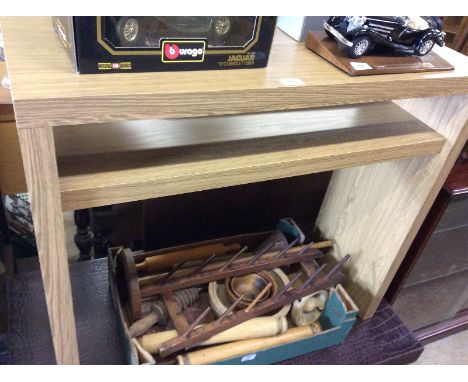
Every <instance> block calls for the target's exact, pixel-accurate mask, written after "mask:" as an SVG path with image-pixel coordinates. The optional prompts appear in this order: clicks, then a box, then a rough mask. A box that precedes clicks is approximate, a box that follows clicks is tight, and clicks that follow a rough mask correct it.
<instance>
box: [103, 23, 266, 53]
mask: <svg viewBox="0 0 468 382" xmlns="http://www.w3.org/2000/svg"><path fill="white" fill-rule="evenodd" d="M257 22H258V17H257V16H106V17H103V24H104V25H103V31H104V32H103V33H104V34H105V36H103V37H104V38H105V40H106V41H107V42H108V43H110V44H112V45H113V46H114V47H115V48H117V49H118V48H132V49H148V48H154V49H157V48H160V47H161V42H162V41H163V40H165V39H177V38H180V39H203V40H206V41H207V46H208V48H216V47H220V48H227V47H234V48H242V47H244V46H246V45H247V44H248V43H249V42H250V41H252V39H253V38H254V32H255V27H256V23H257Z"/></svg>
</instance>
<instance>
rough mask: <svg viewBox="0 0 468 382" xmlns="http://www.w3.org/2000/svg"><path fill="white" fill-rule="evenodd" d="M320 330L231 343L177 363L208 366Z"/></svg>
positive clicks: (298, 329)
mask: <svg viewBox="0 0 468 382" xmlns="http://www.w3.org/2000/svg"><path fill="white" fill-rule="evenodd" d="M320 330H321V329H320V326H319V325H312V326H298V327H295V328H291V329H289V330H288V331H287V332H286V333H284V334H281V335H279V336H278V335H277V336H274V337H267V338H261V339H251V340H243V341H236V342H230V343H227V344H223V345H219V346H212V347H209V348H206V349H201V350H196V351H193V352H190V353H187V354H183V355H179V356H177V362H178V363H179V365H208V364H211V363H216V362H220V361H224V360H227V359H231V358H235V357H241V356H243V355H246V354H252V353H256V352H259V351H263V350H266V349H270V348H272V347H274V346H280V345H284V344H288V343H290V342H295V341H299V340H302V339H304V338H307V337H311V336H313V335H314V334H316V333H319V332H320Z"/></svg>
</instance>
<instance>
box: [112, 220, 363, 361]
mask: <svg viewBox="0 0 468 382" xmlns="http://www.w3.org/2000/svg"><path fill="white" fill-rule="evenodd" d="M288 227H289V228H288ZM290 227H291V225H289V224H285V222H282V223H281V222H280V224H279V225H278V228H279V229H280V230H281V231H282V232H286V234H288V233H289V234H291V235H292V236H295V235H297V236H298V237H300V238H301V241H302V240H303V233H302V232H301V231H300V230H298V231H296V230H294V231H291V230H290ZM292 227H294V226H292ZM284 228H286V229H284ZM288 230H289V232H288ZM269 233H270V232H263V233H256V234H249V235H240V236H237V237H236V236H233V237H230V238H223V239H218V240H210V241H206V242H202V243H194V244H189V245H184V246H179V247H174V248H173V249H172V250H180V249H184V248H189V247H192V246H198V245H207V244H212V243H216V242H223V243H225V244H230V243H234V242H238V243H241V244H242V245H246V244H247V243H249V244H250V243H260V242H261V241H262V240H263V239H264V238H265V237H267V236H268V235H269ZM120 249H121V248H111V249H110V252H109V270H110V272H109V275H110V287H111V294H112V299H113V303H114V307H115V309H116V314H117V318H118V322H119V328H120V335H121V337H122V342H123V343H124V344H125V353H126V356H127V362H128V363H129V364H133V365H137V364H154V363H156V361H155V360H154V359H151V358H149V357H147V358H146V359H145V357H144V354H143V352H141V351H140V349H138V346H136V345H137V344H136V343H135V341H132V340H131V339H130V337H129V333H128V320H127V312H126V311H125V308H124V306H123V302H122V301H121V296H120V295H119V289H118V285H117V279H118V275H117V272H116V271H117V261H116V254H117V253H118V251H119V250H120ZM165 251H166V250H161V252H165ZM152 254H153V255H154V254H155V252H152ZM144 257H145V254H144V253H136V254H135V260H136V261H137V262H139V261H142V260H143V259H144ZM316 267H317V268H318V265H316ZM357 314H358V309H357V307H356V305H355V303H354V302H353V301H352V299H351V297H350V296H349V295H348V294H347V292H346V290H345V289H344V288H343V287H342V286H341V285H339V284H338V285H337V286H336V287H335V288H330V289H329V297H328V300H327V302H326V304H325V308H324V310H323V312H322V314H321V316H320V318H319V324H320V328H321V330H320V331H319V332H318V333H315V334H314V335H312V336H310V337H306V338H303V339H301V340H298V341H294V342H288V343H285V344H283V345H281V346H275V347H271V348H269V349H267V350H262V351H258V352H256V353H254V354H242V355H241V356H239V357H233V358H229V359H225V360H223V361H220V362H217V364H223V365H228V364H229V365H231V364H273V363H276V362H280V361H283V360H285V359H289V358H293V357H296V356H298V355H302V354H306V353H310V352H312V351H316V350H319V349H323V348H325V347H329V346H333V345H337V344H339V343H341V342H343V341H344V340H345V339H346V337H347V335H348V333H349V331H350V330H351V328H352V326H353V325H354V323H355V321H356V317H357ZM290 327H292V324H291V326H290ZM215 346H216V345H215ZM193 350H196V349H193Z"/></svg>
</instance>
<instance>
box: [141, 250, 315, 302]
mask: <svg viewBox="0 0 468 382" xmlns="http://www.w3.org/2000/svg"><path fill="white" fill-rule="evenodd" d="M268 249H269V248H266V249H265V250H264V251H263V252H260V253H257V254H255V255H254V256H250V257H246V258H243V259H240V260H238V261H237V262H233V263H232V264H230V265H229V267H227V268H226V266H225V264H223V263H221V266H215V265H214V264H213V267H212V268H208V269H206V267H207V265H208V264H209V263H210V262H211V261H213V260H214V256H212V257H209V258H208V259H206V260H205V261H204V262H203V264H201V265H200V266H199V267H195V268H191V269H189V270H185V269H183V270H180V271H177V272H175V273H173V274H172V275H171V277H170V278H169V277H164V278H163V279H162V281H161V280H156V281H157V282H155V283H153V284H151V285H145V286H144V287H142V288H141V297H149V296H152V295H155V294H159V293H164V292H168V291H173V290H178V289H185V288H190V287H192V286H196V285H201V284H206V283H209V282H211V281H217V280H222V279H226V278H228V277H235V276H243V275H248V274H251V273H257V272H260V271H262V270H270V269H274V268H278V267H282V266H285V265H289V264H294V263H299V262H301V261H307V260H313V259H317V258H319V257H322V256H323V254H322V252H320V251H318V250H317V249H315V248H314V247H313V244H309V245H305V246H300V247H295V248H290V249H289V248H285V249H284V250H281V251H275V252H269V251H268ZM228 263H229V262H228Z"/></svg>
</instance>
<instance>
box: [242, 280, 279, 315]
mask: <svg viewBox="0 0 468 382" xmlns="http://www.w3.org/2000/svg"><path fill="white" fill-rule="evenodd" d="M272 286H273V284H272V283H268V285H267V286H266V287H265V288H263V290H262V291H261V292H260V293H259V294H258V296H257V297H255V299H254V300H253V301H252V302H251V303H250V305H249V306H248V307H247V308H245V311H246V312H249V311H250V310H251V309H252V308H253V307H254V306H255V305H257V303H258V302H259V301H260V300H261V299H262V297H263V296H265V295H266V294H267V293H268V291H269V290H270V289H271V287H272Z"/></svg>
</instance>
